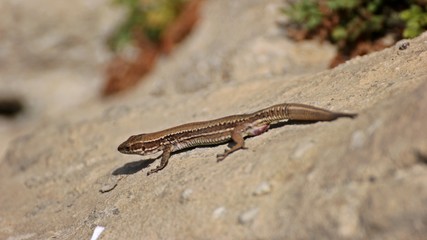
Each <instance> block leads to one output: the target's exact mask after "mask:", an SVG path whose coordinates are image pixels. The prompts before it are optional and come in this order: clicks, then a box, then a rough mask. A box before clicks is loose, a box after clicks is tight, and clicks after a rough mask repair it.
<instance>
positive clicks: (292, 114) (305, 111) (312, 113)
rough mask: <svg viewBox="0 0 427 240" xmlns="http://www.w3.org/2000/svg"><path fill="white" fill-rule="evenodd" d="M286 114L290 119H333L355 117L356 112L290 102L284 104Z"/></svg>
mask: <svg viewBox="0 0 427 240" xmlns="http://www.w3.org/2000/svg"><path fill="white" fill-rule="evenodd" d="M283 112H284V115H286V116H287V118H288V119H290V120H301V121H332V120H335V119H337V118H342V117H345V118H355V117H356V116H357V114H355V113H341V112H332V111H329V110H326V109H322V108H318V107H313V106H309V105H304V104H297V103H290V104H284V106H283Z"/></svg>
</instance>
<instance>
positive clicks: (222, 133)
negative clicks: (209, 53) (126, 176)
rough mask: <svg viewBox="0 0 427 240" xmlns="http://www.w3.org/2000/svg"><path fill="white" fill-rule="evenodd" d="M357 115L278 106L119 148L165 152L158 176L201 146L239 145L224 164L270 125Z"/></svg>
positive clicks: (132, 140)
mask: <svg viewBox="0 0 427 240" xmlns="http://www.w3.org/2000/svg"><path fill="white" fill-rule="evenodd" d="M356 116H357V114H354V113H342V112H332V111H329V110H326V109H322V108H318V107H314V106H310V105H305V104H298V103H283V104H277V105H274V106H271V107H268V108H264V109H262V110H259V111H256V112H254V113H249V114H238V115H231V116H227V117H222V118H218V119H214V120H210V121H201V122H192V123H187V124H183V125H179V126H176V127H172V128H168V129H165V130H162V131H158V132H153V133H143V134H138V135H132V136H130V137H129V138H128V139H127V140H126V141H124V142H123V143H122V144H120V145H119V147H118V149H117V150H118V151H119V152H121V153H124V154H138V155H148V154H154V153H157V152H162V154H161V155H160V156H161V161H160V164H159V165H158V166H157V167H155V168H153V169H151V170H150V171H149V172H148V173H147V175H150V174H152V173H156V172H158V171H160V170H162V169H163V168H165V167H166V165H167V164H168V160H169V158H170V156H171V153H173V152H176V151H179V150H183V149H188V148H193V147H197V146H207V145H218V144H222V143H226V142H229V141H233V142H234V143H235V144H234V146H232V147H231V148H229V149H226V150H225V151H224V153H222V154H218V155H217V161H218V162H220V161H222V160H224V159H225V158H226V157H227V156H228V155H230V154H231V153H233V152H235V151H237V150H239V149H246V147H245V145H244V144H245V140H244V139H245V138H246V137H252V136H257V135H260V134H262V133H264V132H266V131H267V130H268V129H269V127H270V125H272V124H277V123H279V122H285V121H288V120H297V121H310V122H313V121H333V120H335V119H337V118H341V117H346V118H354V117H356Z"/></svg>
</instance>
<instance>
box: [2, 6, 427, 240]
mask: <svg viewBox="0 0 427 240" xmlns="http://www.w3.org/2000/svg"><path fill="white" fill-rule="evenodd" d="M225 2H227V4H228V5H227V7H228V9H227V10H224V12H226V13H227V14H228V13H233V11H235V12H241V13H246V12H245V11H244V10H248V11H249V10H250V11H254V12H256V13H257V14H259V12H257V11H260V10H259V9H260V8H259V6H260V5H261V3H259V2H261V1H241V2H245V3H241V4H240V5H239V3H240V1H239V3H237V1H233V4H232V3H230V1H225V0H224V1H207V5H206V9H207V10H206V11H208V10H211V11H212V12H210V13H207V14H208V15H209V14H211V15H214V13H215V14H219V13H220V12H221V11H222V9H223V8H220V6H221V4H225ZM271 2H275V1H271ZM276 2H277V1H276ZM263 4H264V3H263ZM234 5H237V6H240V7H244V8H238V9H237V10H236V9H235V6H234ZM224 6H225V5H224ZM233 9H234V10H233ZM261 9H262V10H261V11H271V7H266V8H265V9H263V8H261ZM254 14H255V13H254ZM211 15H209V16H211ZM243 16H247V15H244V14H243ZM257 16H259V15H257ZM229 17H230V16H229ZM209 19H212V18H207V19H206V20H205V21H207V22H205V23H201V25H202V26H203V24H213V22H209V21H210V20H209ZM224 19H227V18H224ZM238 20H241V21H244V20H245V19H244V17H242V18H239V19H238ZM236 21H237V20H236ZM222 24H223V23H222ZM234 24H237V23H234ZM255 25H256V24H255ZM211 29H215V28H211ZM216 29H219V28H216ZM208 30H209V28H208ZM208 30H206V29H202V28H201V29H200V30H198V31H199V32H197V31H196V32H195V33H194V35H193V36H192V37H191V38H190V39H189V40H188V41H187V42H186V43H185V44H184V46H183V48H180V50H178V51H177V52H176V53H175V55H174V56H172V59H170V60H166V59H165V60H163V61H164V64H162V65H161V66H159V67H158V68H157V70H156V71H155V72H154V73H153V76H152V77H150V79H147V82H146V83H144V84H142V85H141V86H140V87H138V88H136V89H135V91H134V92H132V93H129V94H128V95H127V96H124V97H122V98H121V99H115V100H112V101H110V102H108V103H97V102H95V103H93V102H92V103H91V104H88V105H87V106H86V107H82V108H80V109H75V110H70V111H69V112H68V113H67V114H64V115H63V117H62V118H55V119H52V120H50V121H47V122H46V123H45V124H42V125H39V126H37V128H36V129H35V130H34V131H31V132H27V133H26V134H25V135H23V136H21V137H19V138H16V139H15V140H14V141H13V142H11V144H9V148H8V151H7V154H6V155H5V156H4V158H3V160H2V161H1V162H0V164H1V165H0V182H1V183H2V184H0V192H2V197H1V198H0V214H1V215H0V239H7V238H11V239H13V238H15V239H19V238H20V239H25V238H26V239H47V238H53V237H55V238H56V239H89V238H90V236H91V235H92V233H93V231H94V229H95V228H96V226H103V227H105V230H104V231H103V232H102V234H101V239H141V238H143V239H423V238H424V237H425V236H426V235H427V224H426V218H427V208H426V205H425V203H426V199H427V166H426V161H425V153H426V149H427V147H426V146H427V138H426V132H427V125H426V124H425V122H426V120H427V94H426V92H427V68H426V67H425V65H426V63H427V35H424V36H422V37H419V38H417V39H414V40H408V42H409V43H410V44H409V45H408V47H407V48H406V49H402V50H401V49H399V47H397V46H396V47H391V48H388V49H386V50H384V51H381V52H378V53H374V54H371V55H368V56H365V57H360V58H357V59H354V60H351V61H349V62H347V63H345V64H343V65H341V66H339V67H337V68H335V69H333V70H327V71H323V72H320V73H316V74H311V75H309V74H307V75H304V76H296V75H292V76H288V75H283V76H282V75H280V74H278V72H275V71H276V69H277V68H276V67H277V66H278V65H279V64H278V63H277V62H276V63H274V65H272V66H273V68H272V70H273V72H274V74H272V75H268V74H267V75H262V74H261V75H262V76H263V77H259V78H254V79H247V76H249V75H250V74H248V73H250V72H251V71H253V72H256V73H260V72H261V73H263V72H264V70H262V69H261V70H260V69H257V68H256V67H257V65H256V64H255V65H254V64H253V62H249V64H248V65H247V69H246V71H245V70H244V67H245V65H239V64H240V62H239V61H235V60H236V59H239V58H240V57H238V56H241V57H245V56H251V54H253V53H250V52H249V53H246V52H243V50H241V49H240V48H239V44H229V45H226V44H225V42H226V40H224V39H223V38H221V37H222V36H221V35H220V34H217V33H216V32H215V31H213V32H211V35H209V32H208ZM226 30H227V31H230V32H232V31H231V30H230V29H228V28H227V29H226ZM203 31H206V32H203ZM266 32H267V33H265V32H264V33H265V34H271V33H268V31H266ZM259 33H260V34H261V33H263V32H262V31H261V32H259ZM203 34H204V36H210V37H211V38H212V40H211V41H212V43H213V42H215V39H216V38H220V40H218V42H219V43H224V44H225V47H227V48H228V50H224V49H221V44H218V45H214V46H215V47H216V48H217V49H219V50H218V51H224V52H225V53H227V52H228V51H229V50H230V49H232V50H233V49H234V53H235V54H237V55H230V56H233V58H232V59H231V60H230V61H228V62H227V64H225V65H221V64H219V65H216V66H218V69H219V70H221V71H225V70H226V69H225V67H228V69H229V70H230V69H231V70H230V71H229V73H230V75H229V79H228V81H221V80H218V79H216V80H215V81H213V82H212V83H210V84H207V85H205V86H202V87H201V88H197V89H196V90H192V91H187V92H186V93H185V94H182V93H181V92H180V91H178V90H176V88H175V87H173V86H174V85H173V84H174V83H176V82H179V81H186V78H187V77H188V76H189V75H186V74H184V75H180V74H179V73H183V72H184V71H183V65H181V64H182V62H183V61H185V60H186V58H185V57H186V56H189V55H191V54H192V53H194V52H195V50H191V48H190V46H191V45H192V43H195V45H193V46H195V47H194V48H195V49H196V47H197V46H198V45H197V44H199V45H200V44H201V43H202V42H203V41H201V39H203V38H201V35H203ZM236 35H239V34H238V31H236ZM239 36H240V37H241V35H239ZM228 37H229V38H231V36H228ZM242 38H243V37H242ZM245 38H246V40H247V42H249V43H250V42H256V41H258V40H256V37H254V36H253V35H251V34H247V35H246V36H245ZM266 39H268V38H266ZM221 41H222V42H221ZM265 41H268V40H265ZM196 43H197V44H196ZM201 45H202V46H203V48H205V47H206V48H207V49H209V50H206V51H205V52H204V51H202V49H203V48H198V50H199V51H198V53H197V54H198V56H203V54H204V53H206V55H205V58H206V59H209V58H210V55H209V53H210V52H209V51H213V50H212V48H210V47H209V46H206V45H203V44H201ZM207 45H209V44H207ZM246 46H255V45H251V44H249V45H246ZM245 49H247V51H255V50H256V48H253V47H247V48H245ZM225 53H224V56H227V54H225ZM239 54H241V55H239ZM307 57H310V56H307ZM194 59H197V57H195V58H194ZM220 59H223V58H221V57H220ZM283 59H284V58H280V57H279V58H277V59H276V60H277V61H282V60H283ZM221 61H222V60H221ZM325 61H326V60H325ZM226 65H227V66H226ZM262 67H263V68H266V67H268V64H263V65H262ZM192 70H193V69H191V68H190V69H188V70H187V71H188V72H191V71H192ZM160 72H162V73H160ZM245 72H246V73H245ZM243 73H245V74H243ZM188 74H191V73H188ZM165 76H168V77H167V78H164V77H165ZM172 76H174V78H173V77H172ZM215 76H217V75H215ZM243 78H245V79H247V81H244V80H243ZM159 79H162V80H160V81H159ZM214 79H215V78H214ZM159 82H161V83H162V84H159ZM156 91H157V92H156ZM153 93H162V94H153ZM281 102H299V103H306V104H312V105H316V106H319V107H324V108H328V109H331V110H337V111H338V110H339V111H348V112H357V113H359V116H358V117H357V118H356V119H339V120H337V121H334V122H319V123H314V124H304V125H285V126H283V127H280V128H273V129H271V130H269V131H268V132H267V133H264V134H262V135H260V136H257V137H254V138H250V139H248V140H247V141H246V146H247V147H248V148H249V149H248V150H242V151H238V152H236V153H234V154H232V155H231V156H229V157H228V158H227V159H225V160H224V161H222V162H220V163H217V162H216V160H215V155H216V154H217V153H220V152H222V151H223V150H224V148H226V146H225V144H224V145H220V146H214V147H209V148H196V149H193V150H189V151H185V152H182V153H177V154H174V155H173V156H172V158H171V160H170V162H169V164H168V166H167V167H166V168H165V169H164V170H162V171H160V172H159V173H157V174H153V175H150V176H149V177H147V176H146V172H147V171H148V169H150V168H152V167H154V166H155V165H156V164H157V162H154V163H153V158H154V157H152V156H147V157H139V156H126V155H122V154H120V153H118V152H117V151H116V148H117V145H118V144H119V143H120V142H121V141H123V140H125V139H126V138H127V137H128V136H129V135H130V134H136V133H141V132H151V131H156V130H161V129H163V128H166V127H171V126H174V125H177V124H181V123H185V122H191V121H197V120H207V119H210V118H216V117H222V116H225V115H229V114H235V113H243V112H251V111H254V110H258V109H260V108H263V107H266V106H269V105H271V104H275V103H281ZM141 159H148V160H147V161H144V160H141ZM148 165H150V166H148ZM111 175H120V176H125V177H122V178H119V179H120V181H119V180H117V182H115V183H114V184H113V185H114V186H115V184H116V183H117V186H115V188H114V189H109V188H108V190H109V191H108V192H105V193H100V192H99V190H100V189H103V187H104V186H106V185H108V184H110V180H109V179H111V178H112V177H111ZM262 182H268V183H269V184H271V186H274V188H273V190H272V191H270V192H268V194H263V195H257V196H254V194H253V193H254V189H256V187H257V186H259V185H260V183H262ZM190 190H191V191H190ZM190 193H191V194H190ZM183 198H184V199H185V201H184V202H183ZM249 213H250V214H249ZM248 215H249V217H248Z"/></svg>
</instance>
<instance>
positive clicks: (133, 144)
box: [117, 134, 161, 155]
mask: <svg viewBox="0 0 427 240" xmlns="http://www.w3.org/2000/svg"><path fill="white" fill-rule="evenodd" d="M144 135H146V134H139V135H133V136H130V137H129V138H128V139H127V140H126V141H124V142H123V143H122V144H120V145H119V147H118V148H117V150H118V151H119V152H121V153H124V154H138V155H147V154H152V153H156V152H158V151H161V149H160V147H159V145H156V144H150V143H151V142H146V141H145V139H144Z"/></svg>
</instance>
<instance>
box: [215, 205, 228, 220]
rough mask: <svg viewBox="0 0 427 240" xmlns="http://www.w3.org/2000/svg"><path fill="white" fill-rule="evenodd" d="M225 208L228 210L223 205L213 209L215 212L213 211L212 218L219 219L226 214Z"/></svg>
mask: <svg viewBox="0 0 427 240" xmlns="http://www.w3.org/2000/svg"><path fill="white" fill-rule="evenodd" d="M225 210H226V209H225V207H223V206H221V207H218V208H216V209H215V210H214V211H213V213H212V218H213V219H218V218H220V217H222V216H224V214H225Z"/></svg>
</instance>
